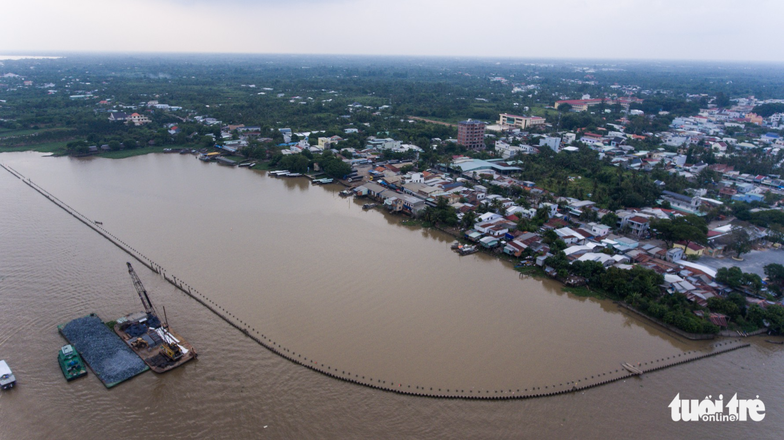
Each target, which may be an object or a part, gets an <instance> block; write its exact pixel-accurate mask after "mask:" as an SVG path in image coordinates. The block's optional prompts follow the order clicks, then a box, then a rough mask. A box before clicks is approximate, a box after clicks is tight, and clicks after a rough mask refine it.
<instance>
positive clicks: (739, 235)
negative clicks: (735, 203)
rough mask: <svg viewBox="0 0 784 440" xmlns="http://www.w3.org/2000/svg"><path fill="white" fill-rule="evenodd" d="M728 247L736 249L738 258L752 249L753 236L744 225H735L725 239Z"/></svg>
mask: <svg viewBox="0 0 784 440" xmlns="http://www.w3.org/2000/svg"><path fill="white" fill-rule="evenodd" d="M725 243H726V246H727V248H728V249H730V250H732V251H735V254H736V256H737V258H740V256H741V255H743V254H746V253H748V252H749V251H751V237H749V233H748V232H746V229H745V228H743V227H734V228H732V232H730V235H729V236H728V238H727V239H726V241H725Z"/></svg>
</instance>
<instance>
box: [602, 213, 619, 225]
mask: <svg viewBox="0 0 784 440" xmlns="http://www.w3.org/2000/svg"><path fill="white" fill-rule="evenodd" d="M618 220H619V219H618V215H616V214H615V213H614V212H608V213H607V214H604V217H602V220H601V223H602V224H603V225H605V226H609V227H611V228H613V229H615V227H616V226H617V225H618Z"/></svg>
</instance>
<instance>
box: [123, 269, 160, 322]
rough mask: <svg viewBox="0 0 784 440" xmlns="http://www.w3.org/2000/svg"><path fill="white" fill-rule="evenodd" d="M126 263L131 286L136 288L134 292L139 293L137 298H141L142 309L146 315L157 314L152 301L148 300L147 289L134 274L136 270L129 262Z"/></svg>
mask: <svg viewBox="0 0 784 440" xmlns="http://www.w3.org/2000/svg"><path fill="white" fill-rule="evenodd" d="M126 264H128V273H129V274H131V280H132V281H133V287H135V288H136V293H138V294H139V299H140V300H142V305H143V306H144V311H145V312H147V314H148V315H153V316H158V314H157V313H155V308H154V307H153V306H152V302H150V297H149V296H147V289H145V288H144V284H142V280H140V279H139V276H138V275H136V271H134V270H133V266H131V263H126Z"/></svg>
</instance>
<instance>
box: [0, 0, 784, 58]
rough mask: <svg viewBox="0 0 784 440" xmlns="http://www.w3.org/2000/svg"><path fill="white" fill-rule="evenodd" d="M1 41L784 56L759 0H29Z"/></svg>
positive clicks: (139, 47)
mask: <svg viewBox="0 0 784 440" xmlns="http://www.w3.org/2000/svg"><path fill="white" fill-rule="evenodd" d="M5 8H6V9H5V10H4V15H5V16H7V17H16V19H15V20H8V21H7V22H6V23H4V26H2V27H0V50H5V51H20V50H36V51H46V50H87V51H142V52H143V51H158V52H172V51H175V52H234V53H236V52H254V53H317V54H380V55H441V56H505V57H523V58H525V57H551V58H564V57H568V58H660V59H661V58H663V59H728V60H745V59H747V60H769V61H784V51H776V50H773V49H772V47H773V46H772V44H773V42H774V41H778V40H780V36H779V35H778V30H777V29H776V26H774V25H768V26H760V25H758V24H757V23H758V22H759V21H760V17H777V16H782V13H784V2H780V1H771V0H760V1H757V2H753V3H739V2H737V1H734V0H712V1H705V0H692V1H683V0H678V1H676V0H647V1H640V0H591V1H587V0H559V1H556V2H543V1H536V2H534V1H520V0H496V1H495V2H492V3H484V4H480V3H477V2H476V1H471V2H469V1H465V0H453V1H446V0H397V1H382V0H226V1H220V2H217V1H209V0H164V1H154V0H135V1H130V2H119V1H110V0H72V1H70V2H68V3H64V2H61V1H60V2H56V1H53V0H28V1H27V2H25V3H24V4H22V2H13V3H11V4H9V5H6V6H5Z"/></svg>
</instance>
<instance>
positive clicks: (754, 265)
mask: <svg viewBox="0 0 784 440" xmlns="http://www.w3.org/2000/svg"><path fill="white" fill-rule="evenodd" d="M698 263H700V264H704V265H706V266H709V267H712V268H714V269H719V268H721V267H732V266H738V267H739V268H740V269H741V270H742V271H743V272H751V273H755V274H757V275H759V276H760V277H762V278H765V270H764V269H763V268H764V267H765V266H766V265H768V264H770V263H779V264H784V250H781V249H779V250H765V251H751V252H749V253H748V254H743V261H735V260H733V259H732V258H730V257H724V258H710V257H702V258H700V261H698Z"/></svg>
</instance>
